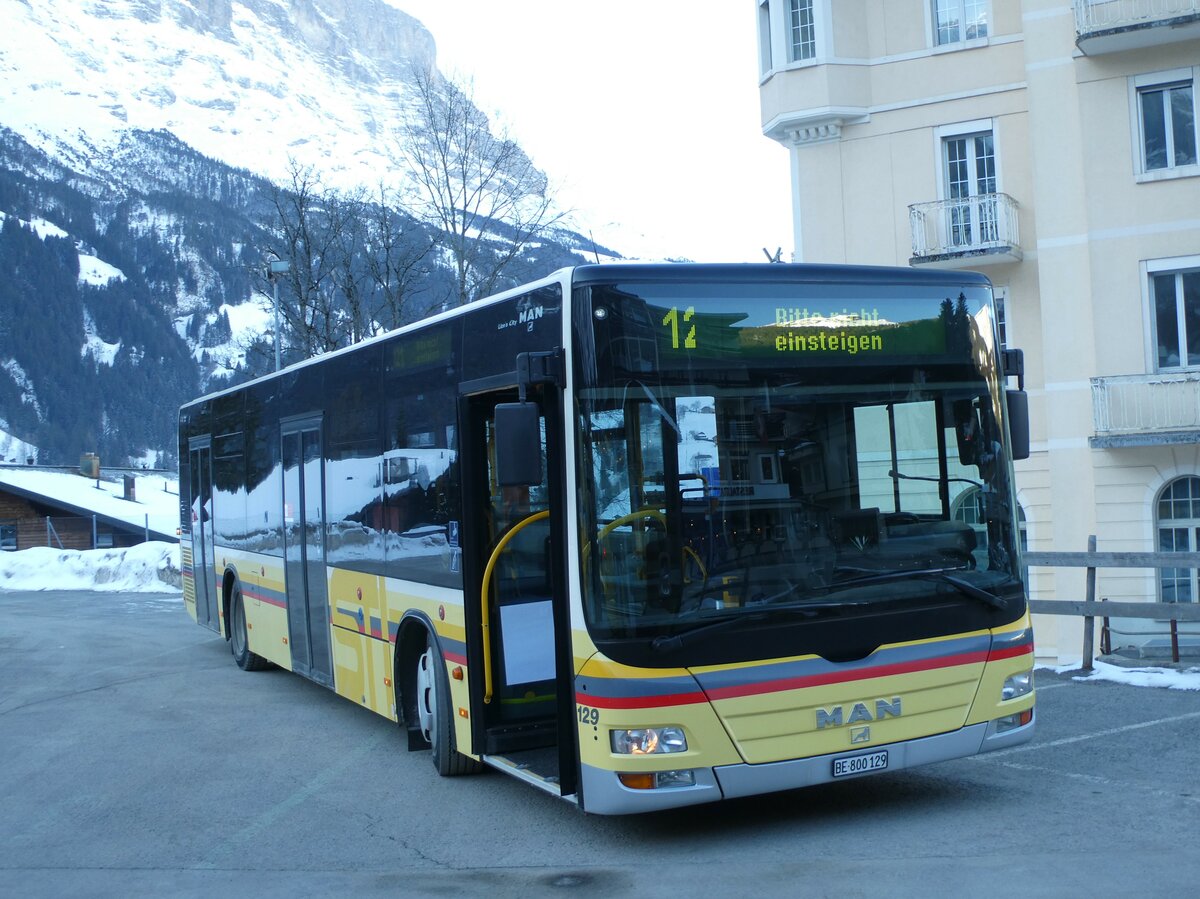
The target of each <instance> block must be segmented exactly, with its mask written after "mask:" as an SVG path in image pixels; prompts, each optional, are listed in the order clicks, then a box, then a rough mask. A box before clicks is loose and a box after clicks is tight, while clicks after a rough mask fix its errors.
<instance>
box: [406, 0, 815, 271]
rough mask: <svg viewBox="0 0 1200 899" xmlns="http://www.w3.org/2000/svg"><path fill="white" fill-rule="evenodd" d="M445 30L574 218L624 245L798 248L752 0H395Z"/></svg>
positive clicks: (445, 39)
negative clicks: (766, 100) (770, 126)
mask: <svg viewBox="0 0 1200 899" xmlns="http://www.w3.org/2000/svg"><path fill="white" fill-rule="evenodd" d="M388 2H390V3H391V4H392V5H394V6H396V7H398V8H400V9H402V10H404V11H405V12H407V13H408V14H409V15H412V16H414V17H415V18H417V19H419V20H420V21H421V22H422V23H423V24H424V25H425V27H426V28H427V29H429V31H430V32H431V33H432V34H433V37H434V40H435V41H436V42H437V48H438V67H439V68H440V69H441V70H442V72H444V73H446V74H447V75H451V76H454V77H456V78H459V79H464V80H467V81H469V82H470V83H471V84H472V85H473V89H474V93H475V98H476V101H477V104H478V105H479V106H480V108H481V109H483V110H484V111H485V112H487V113H489V114H496V115H498V118H499V119H500V121H502V122H503V123H504V124H506V125H507V126H508V128H509V129H510V131H511V133H512V134H513V136H514V137H516V138H517V140H518V142H519V143H520V144H521V146H522V147H523V148H524V149H525V151H526V152H527V153H529V155H530V156H531V157H532V158H533V161H534V162H535V164H537V165H538V166H539V167H540V168H541V169H543V170H544V171H545V172H546V173H547V175H548V176H549V177H550V180H551V183H552V184H557V185H558V188H559V189H558V196H559V197H560V198H561V200H562V201H563V205H565V206H568V207H570V208H573V209H574V210H575V211H576V216H575V218H576V222H575V224H576V226H577V227H579V228H581V229H582V233H584V234H585V235H586V233H587V230H588V227H589V226H591V227H592V229H593V230H594V232H595V239H596V240H597V241H598V242H604V241H608V242H609V243H610V246H611V248H612V249H614V250H617V251H619V252H621V253H623V254H624V255H626V256H629V255H640V256H646V257H650V258H661V257H667V256H671V257H686V258H689V259H693V260H695V261H699V262H763V261H765V257H764V255H763V248H764V247H765V248H767V249H769V250H770V252H772V253H774V252H775V250H776V249H777V248H779V247H782V248H783V250H784V253H783V259H784V260H785V261H788V260H789V259H790V258H791V251H792V236H791V234H792V232H791V202H790V190H791V187H790V175H789V166H788V154H787V151H786V150H785V149H784V148H783V147H782V146H780V145H779V144H777V143H775V142H774V141H772V140H770V139H768V138H766V137H764V136H763V134H762V128H761V121H760V116H759V98H758V60H757V46H758V43H757V41H758V38H757V34H756V25H755V10H754V4H752V3H750V2H748V0H698V2H694V3H691V4H689V5H687V6H680V5H679V4H675V3H667V2H664V0H606V2H604V3H599V4H596V3H583V2H579V0H388Z"/></svg>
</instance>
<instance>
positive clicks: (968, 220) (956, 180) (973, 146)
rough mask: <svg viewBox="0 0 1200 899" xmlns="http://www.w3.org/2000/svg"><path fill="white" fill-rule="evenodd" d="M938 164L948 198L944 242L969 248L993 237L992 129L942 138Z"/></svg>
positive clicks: (995, 235) (995, 219)
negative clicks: (941, 171) (941, 165)
mask: <svg viewBox="0 0 1200 899" xmlns="http://www.w3.org/2000/svg"><path fill="white" fill-rule="evenodd" d="M942 164H943V174H944V177H945V184H946V199H947V200H948V201H950V206H949V210H948V211H949V215H948V216H947V219H946V222H947V227H948V228H949V230H950V233H949V234H948V235H947V238H948V240H949V244H948V245H949V246H951V247H972V246H978V245H980V244H984V243H988V242H990V241H995V240H997V239H998V238H999V236H1000V234H999V215H998V210H997V208H996V196H995V195H996V144H995V140H994V139H993V137H992V132H991V131H984V132H980V133H978V134H963V135H955V136H954V137H947V138H943V140H942ZM956 201H957V202H956Z"/></svg>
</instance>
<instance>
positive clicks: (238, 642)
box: [230, 593, 246, 658]
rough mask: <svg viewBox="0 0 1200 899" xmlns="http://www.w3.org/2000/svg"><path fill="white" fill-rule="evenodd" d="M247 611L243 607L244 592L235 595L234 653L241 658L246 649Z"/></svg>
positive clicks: (232, 635)
mask: <svg viewBox="0 0 1200 899" xmlns="http://www.w3.org/2000/svg"><path fill="white" fill-rule="evenodd" d="M245 615H246V612H245V609H243V608H242V594H241V593H238V594H236V595H235V596H234V597H233V633H232V634H231V635H230V636H231V637H232V639H233V654H234V655H235V656H237V657H239V658H241V656H242V654H243V653H244V652H245V651H246V618H245Z"/></svg>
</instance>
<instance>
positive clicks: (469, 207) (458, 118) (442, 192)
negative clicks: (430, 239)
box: [399, 70, 565, 304]
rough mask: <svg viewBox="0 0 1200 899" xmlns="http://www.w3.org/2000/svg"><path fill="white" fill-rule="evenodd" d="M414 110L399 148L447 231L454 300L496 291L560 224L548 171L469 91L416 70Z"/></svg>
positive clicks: (424, 210)
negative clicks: (496, 126) (516, 262)
mask: <svg viewBox="0 0 1200 899" xmlns="http://www.w3.org/2000/svg"><path fill="white" fill-rule="evenodd" d="M413 88H414V91H415V95H416V96H415V109H414V115H413V118H412V119H411V121H410V124H409V125H408V126H407V127H406V128H405V129H404V131H403V132H402V134H401V135H400V137H401V142H400V146H399V154H400V157H401V163H402V165H403V166H404V167H405V168H406V169H407V171H408V173H409V174H410V176H411V178H412V181H413V183H414V185H415V187H416V193H417V197H418V199H417V200H416V202H415V204H414V208H415V209H416V210H417V211H418V214H420V215H421V217H422V218H424V220H425V221H427V222H429V223H430V224H431V225H433V226H435V227H437V228H438V229H440V230H441V231H442V232H444V234H445V241H446V243H445V248H446V249H447V250H448V252H449V256H450V261H451V262H452V264H453V266H454V275H455V296H454V297H452V300H453V302H455V303H457V304H462V303H468V302H471V301H472V300H476V299H479V298H480V297H482V296H486V295H488V294H490V293H492V292H493V291H494V290H495V289H496V288H497V285H498V284H499V282H500V280H501V277H502V275H503V273H504V270H505V268H506V267H507V266H508V264H509V263H510V262H512V261H513V259H514V258H516V257H517V256H518V255H520V254H521V253H522V252H523V251H524V250H525V249H527V248H528V247H529V245H530V244H531V243H533V242H535V241H536V240H537V239H538V238H539V237H541V236H542V235H543V234H545V233H546V232H547V231H548V230H549V229H550V228H552V227H553V226H554V225H556V224H557V223H559V222H560V221H561V220H562V219H563V217H564V215H565V213H563V212H559V211H556V210H555V208H554V205H553V201H552V199H551V195H550V189H549V185H548V183H547V180H546V176H545V175H544V174H543V173H542V172H541V171H539V170H538V169H537V168H536V167H535V166H534V164H533V162H532V161H531V160H530V159H529V157H528V156H526V155H525V153H524V152H523V151H522V150H521V148H520V147H519V146H518V145H517V143H516V142H515V141H513V140H511V139H510V138H509V136H508V134H507V131H506V130H505V129H500V133H498V134H497V133H493V131H492V127H491V123H490V122H489V121H488V118H487V116H486V115H484V114H483V113H482V112H480V110H479V109H478V107H477V106H476V105H475V102H474V98H473V96H472V93H471V91H470V90H469V89H465V88H463V87H460V86H459V85H457V84H455V83H454V82H452V81H449V80H447V79H445V78H443V77H442V76H441V75H439V74H438V73H437V72H436V70H416V71H415V72H414V78H413Z"/></svg>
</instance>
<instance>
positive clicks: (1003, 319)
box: [993, 290, 1008, 350]
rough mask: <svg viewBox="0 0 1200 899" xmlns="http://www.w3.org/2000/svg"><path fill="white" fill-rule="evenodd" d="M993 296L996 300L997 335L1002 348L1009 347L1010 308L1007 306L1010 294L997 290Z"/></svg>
mask: <svg viewBox="0 0 1200 899" xmlns="http://www.w3.org/2000/svg"><path fill="white" fill-rule="evenodd" d="M993 298H994V299H995V302H996V336H997V337H999V338H1000V349H1002V350H1004V349H1007V348H1008V309H1007V308H1006V307H1005V303H1006V302H1007V300H1008V294H1007V292H1006V291H1004V290H997V291H996V292H995V294H994V295H993Z"/></svg>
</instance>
